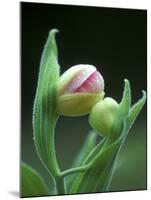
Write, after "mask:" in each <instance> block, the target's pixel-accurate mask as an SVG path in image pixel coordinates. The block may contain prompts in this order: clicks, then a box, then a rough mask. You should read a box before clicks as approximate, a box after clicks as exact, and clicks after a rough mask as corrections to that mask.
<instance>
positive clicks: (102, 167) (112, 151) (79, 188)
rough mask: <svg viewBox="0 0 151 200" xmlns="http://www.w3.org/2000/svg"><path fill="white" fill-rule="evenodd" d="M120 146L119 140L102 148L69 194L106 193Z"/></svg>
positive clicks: (77, 179) (78, 177) (79, 176)
mask: <svg viewBox="0 0 151 200" xmlns="http://www.w3.org/2000/svg"><path fill="white" fill-rule="evenodd" d="M104 144H105V143H104ZM121 145H122V140H121V139H119V140H117V141H115V142H114V143H113V144H111V145H109V146H107V147H105V148H103V146H102V147H101V150H100V151H99V152H98V154H97V155H96V156H95V157H94V159H93V160H92V165H91V167H90V168H89V169H88V170H86V171H85V172H83V173H80V174H79V175H78V176H77V178H76V180H75V181H74V183H73V185H72V188H71V191H70V193H71V194H75V193H91V192H104V191H106V189H107V187H108V184H109V182H110V179H111V177H112V172H113V168H114V164H115V161H116V157H117V155H118V152H119V150H120V147H121Z"/></svg>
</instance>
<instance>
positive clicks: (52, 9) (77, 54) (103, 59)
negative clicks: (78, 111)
mask: <svg viewBox="0 0 151 200" xmlns="http://www.w3.org/2000/svg"><path fill="white" fill-rule="evenodd" d="M53 28H57V29H59V31H60V32H59V34H57V45H58V49H59V63H60V65H61V73H62V72H64V71H65V70H66V69H67V68H69V67H70V66H72V65H76V64H92V65H94V66H96V67H97V69H98V70H99V71H100V72H101V73H102V75H103V76H104V79H105V92H106V96H111V97H113V98H115V99H116V100H117V101H119V100H120V98H121V97H122V91H123V80H124V78H127V79H129V80H130V83H131V89H132V97H133V98H132V101H133V103H134V102H135V101H136V100H137V99H138V98H140V97H141V95H142V94H141V90H142V89H145V90H146V82H147V80H146V79H147V76H146V75H147V66H146V65H147V63H146V60H147V58H146V55H147V52H146V49H147V41H146V39H147V36H146V34H147V33H146V32H147V30H146V29H147V11H145V10H134V9H115V8H98V7H84V6H67V5H52V4H38V3H36V4H35V3H21V82H22V86H21V90H22V91H21V96H22V104H21V109H22V114H21V116H22V119H21V160H23V161H24V162H26V163H28V164H30V165H32V166H33V167H34V168H35V169H37V170H38V171H39V172H40V173H41V174H42V175H43V176H44V177H45V179H46V181H47V184H48V185H49V184H50V181H49V177H48V173H47V171H45V169H44V167H43V165H42V164H41V162H40V161H39V159H38V156H37V154H36V151H35V146H34V143H33V140H32V138H33V134H32V106H33V101H34V95H35V90H36V83H37V77H38V71H39V63H40V57H41V53H42V50H43V46H44V44H45V41H46V38H47V36H48V32H49V30H50V29H53ZM87 117H88V116H85V117H78V118H69V117H60V118H59V121H58V124H57V127H56V151H57V157H58V160H59V164H60V166H61V169H65V168H68V167H70V164H71V163H72V161H73V159H74V157H75V156H76V154H77V153H78V150H79V148H80V147H81V145H82V143H83V142H84V139H85V136H86V134H87V133H88V131H89V130H90V129H91V127H90V126H89V124H88V121H87ZM138 189H146V106H145V108H143V111H142V112H141V115H140V116H139V117H138V119H137V121H136V122H135V124H134V126H133V128H132V129H131V131H130V133H129V136H128V138H127V141H126V143H125V144H124V146H123V148H122V150H121V153H120V156H119V159H118V163H117V167H116V170H115V174H114V176H113V181H112V183H111V187H110V191H124V190H138Z"/></svg>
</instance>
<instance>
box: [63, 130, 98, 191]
mask: <svg viewBox="0 0 151 200" xmlns="http://www.w3.org/2000/svg"><path fill="white" fill-rule="evenodd" d="M96 138H97V134H96V133H95V132H93V131H90V132H89V133H88V135H87V137H86V140H85V142H84V144H83V146H82V148H81V150H80V152H79V153H78V155H77V157H76V158H75V160H74V162H73V164H72V167H73V168H74V167H78V166H82V163H83V161H84V159H85V158H86V157H87V156H88V155H89V153H90V152H91V151H92V150H93V148H94V147H95V145H96ZM77 176H78V174H77V173H76V174H72V175H69V176H66V177H65V182H66V187H67V191H69V190H70V187H71V185H72V183H73V181H74V180H75V178H76V177H77Z"/></svg>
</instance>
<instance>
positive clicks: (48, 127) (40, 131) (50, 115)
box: [33, 29, 60, 176]
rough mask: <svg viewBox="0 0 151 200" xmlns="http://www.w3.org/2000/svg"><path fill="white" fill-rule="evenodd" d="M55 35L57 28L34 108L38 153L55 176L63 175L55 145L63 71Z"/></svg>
mask: <svg viewBox="0 0 151 200" xmlns="http://www.w3.org/2000/svg"><path fill="white" fill-rule="evenodd" d="M56 32H57V30H56V29H53V30H51V31H50V33H49V36H48V39H47V42H46V44H45V46H44V50H43V54H42V58H41V63H40V72H39V78H38V84H37V91H36V97H35V102H34V108H33V131H34V141H35V145H36V150H37V152H38V155H39V158H40V159H41V161H42V162H43V164H44V166H45V167H46V168H47V170H48V171H49V173H50V174H51V175H53V176H59V174H60V169H59V166H58V163H57V159H56V153H55V146H54V128H55V124H56V121H57V117H58V115H57V112H56V107H57V105H56V95H57V94H56V93H57V92H56V84H57V81H58V78H59V69H60V67H59V64H58V61H57V46H56V42H55V34H56Z"/></svg>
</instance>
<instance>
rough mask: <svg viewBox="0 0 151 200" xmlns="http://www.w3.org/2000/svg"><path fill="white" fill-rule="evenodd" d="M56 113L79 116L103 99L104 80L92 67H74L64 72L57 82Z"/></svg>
mask: <svg viewBox="0 0 151 200" xmlns="http://www.w3.org/2000/svg"><path fill="white" fill-rule="evenodd" d="M57 92H58V112H59V113H60V114H61V115H65V116H80V115H84V114H87V113H89V112H90V110H91V108H92V106H93V105H94V104H96V103H97V102H99V101H100V100H101V99H103V97H104V80H103V77H102V76H101V74H100V73H99V72H98V71H97V69H96V68H95V67H94V66H92V65H83V64H80V65H76V66H73V67H71V68H69V69H68V70H67V71H66V72H64V73H63V74H62V75H61V76H60V79H59V81H58V86H57Z"/></svg>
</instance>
